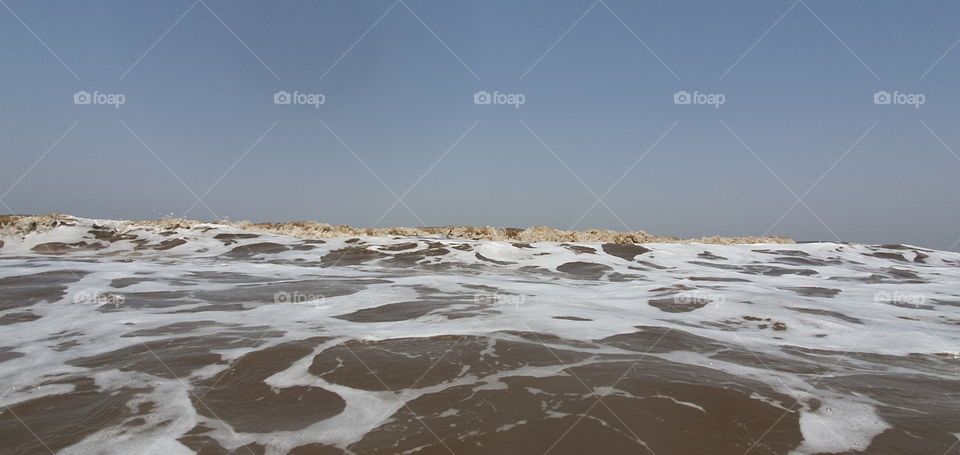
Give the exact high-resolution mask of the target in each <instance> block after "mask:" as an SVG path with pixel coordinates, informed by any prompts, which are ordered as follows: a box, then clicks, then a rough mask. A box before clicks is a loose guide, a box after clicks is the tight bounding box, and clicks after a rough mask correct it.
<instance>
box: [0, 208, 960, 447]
mask: <svg viewBox="0 0 960 455" xmlns="http://www.w3.org/2000/svg"><path fill="white" fill-rule="evenodd" d="M111 232H112V231H111ZM64 245H68V246H64ZM957 302H960V255H958V254H956V253H947V252H939V251H931V250H921V249H916V248H913V247H903V246H895V245H886V246H865V245H841V244H805V245H789V246H784V245H762V246H761V245H697V244H692V245H667V244H648V245H643V246H641V245H614V244H600V243H585V244H571V243H508V242H488V241H476V242H471V241H462V240H443V239H417V238H407V237H398V238H393V237H380V238H366V237H364V238H353V239H329V240H326V241H304V240H300V239H295V238H290V237H282V236H275V235H268V234H262V233H251V232H243V231H237V230H231V229H230V228H226V227H222V228H209V227H204V228H202V229H180V230H176V229H175V230H172V231H164V232H154V231H149V230H145V231H134V232H123V233H121V234H117V233H111V234H110V235H106V234H104V229H100V228H93V227H92V225H91V226H85V225H81V226H67V227H61V228H58V229H57V230H54V231H52V232H50V233H47V234H45V235H41V236H35V237H32V238H29V239H25V238H19V237H10V238H4V243H3V246H2V247H0V385H2V388H0V403H2V405H3V407H2V408H0V409H2V411H0V453H11V454H35V453H164V454H171V453H200V454H288V453H289V454H342V453H355V454H395V453H410V454H434V453H437V454H440V453H454V454H481V453H483V454H487V453H502V454H514V453H516V454H528V453H537V454H583V453H598V454H619V453H624V454H626V453H630V454H633V453H654V454H673V453H683V454H738V455H743V454H787V453H801V454H804V453H806V454H814V453H870V454H875V453H876V454H885V453H890V454H894V453H917V454H928V453H929V454H938V455H942V454H946V453H960V448H958V441H960V440H958V435H960V354H958V351H960V349H958V346H960V335H958V333H960V304H958V303H957Z"/></svg>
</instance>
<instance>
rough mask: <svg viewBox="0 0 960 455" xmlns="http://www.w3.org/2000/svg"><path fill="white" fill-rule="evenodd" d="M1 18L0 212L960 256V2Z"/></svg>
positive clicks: (316, 5)
mask: <svg viewBox="0 0 960 455" xmlns="http://www.w3.org/2000/svg"><path fill="white" fill-rule="evenodd" d="M0 6H2V7H0V61H2V62H3V63H2V65H0V78H2V79H0V80H2V81H3V83H2V84H0V158H2V160H3V162H4V166H2V167H0V195H2V197H0V201H2V202H3V204H4V205H0V211H3V212H9V211H13V212H16V213H46V212H62V213H70V214H75V215H79V216H86V217H100V218H124V219H127V218H133V219H137V218H156V217H160V216H167V215H174V216H186V217H189V218H199V219H216V218H222V217H228V218H230V219H234V220H242V219H249V220H254V221H268V220H269V221H283V220H317V221H323V222H329V223H334V224H341V223H342V224H351V225H357V226H371V225H374V224H376V225H377V226H387V225H423V224H426V225H448V224H458V225H477V224H490V225H502V226H517V227H525V226H530V225H550V226H554V227H558V228H563V229H565V228H571V227H573V228H579V229H583V228H590V227H601V228H610V229H618V230H625V229H631V230H640V229H642V230H646V231H648V232H653V233H658V234H665V235H679V236H700V235H712V234H720V235H758V234H763V233H767V232H769V233H775V234H782V235H787V236H791V237H794V238H797V239H800V240H836V239H838V238H839V239H842V240H846V241H854V242H875V243H881V242H882V243H911V244H918V245H923V246H929V247H935V248H941V249H949V248H952V249H954V250H956V249H957V244H956V241H957V239H958V237H960V227H958V226H960V211H958V210H956V208H957V200H958V198H957V196H958V195H960V158H958V157H957V156H956V155H957V151H960V131H958V129H957V128H956V127H955V125H956V119H957V118H960V104H958V103H960V86H958V84H957V83H956V81H957V80H958V76H960V45H957V42H958V40H960V27H958V26H957V24H960V4H958V3H956V2H948V1H923V2H908V1H847V2H828V1H820V0H804V1H803V2H795V1H790V0H788V1H731V2H692V1H691V2H673V1H625V0H604V1H603V2H594V1H592V0H586V1H569V2H547V1H521V2H516V1H499V0H498V1H487V2H466V1H444V2H440V1H424V0H404V1H403V2H396V1H393V0H386V1H372V0H371V1H351V2H347V1H319V2H315V1H287V2H253V1H233V2H228V1H223V0H204V1H203V2H195V1H194V0H187V1H169V2H148V1H128V2H119V1H86V2H67V1H45V0H41V1H26V0H4V1H3V5H0ZM954 46H956V48H954ZM78 91H86V92H90V93H94V92H96V93H99V94H120V95H123V97H124V98H125V100H124V101H125V102H124V104H122V105H121V106H120V107H119V108H115V107H113V106H111V105H94V104H75V103H74V94H75V93H76V92H78ZM278 91H287V92H290V93H293V92H299V93H302V94H323V96H324V101H325V102H324V103H323V104H322V105H319V106H318V107H315V106H311V105H294V104H275V103H274V93H276V92H278ZM478 91H487V92H491V93H492V92H499V93H502V94H521V95H523V97H524V104H523V105H521V106H520V107H519V108H517V107H514V106H511V105H497V104H479V105H478V104H474V99H473V95H474V93H475V92H478ZM679 91H686V92H690V93H694V92H696V93H699V94H707V95H710V94H719V95H722V96H723V97H724V104H722V105H721V106H719V108H716V107H714V106H711V105H695V104H674V94H675V93H676V92H679ZM878 91H886V92H890V93H891V94H893V93H898V94H901V95H913V94H919V95H922V96H923V99H924V103H923V104H922V105H920V106H919V108H917V107H916V106H915V105H910V104H879V105H878V104H875V103H874V93H875V92H878ZM900 99H901V100H906V99H907V98H905V97H904V96H901V98H900ZM614 183H615V185H614ZM611 185H613V186H612V187H611ZM608 189H609V191H608ZM196 196H203V201H202V202H201V203H195V202H196V199H197V198H196ZM398 196H402V201H403V202H402V203H397V197H398ZM597 196H602V202H600V203H596V200H597ZM801 197H802V199H801V200H800V202H798V198H801ZM391 207H392V208H391ZM591 207H592V209H591ZM791 207H792V209H791ZM588 209H589V210H588ZM788 210H789V211H788Z"/></svg>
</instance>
